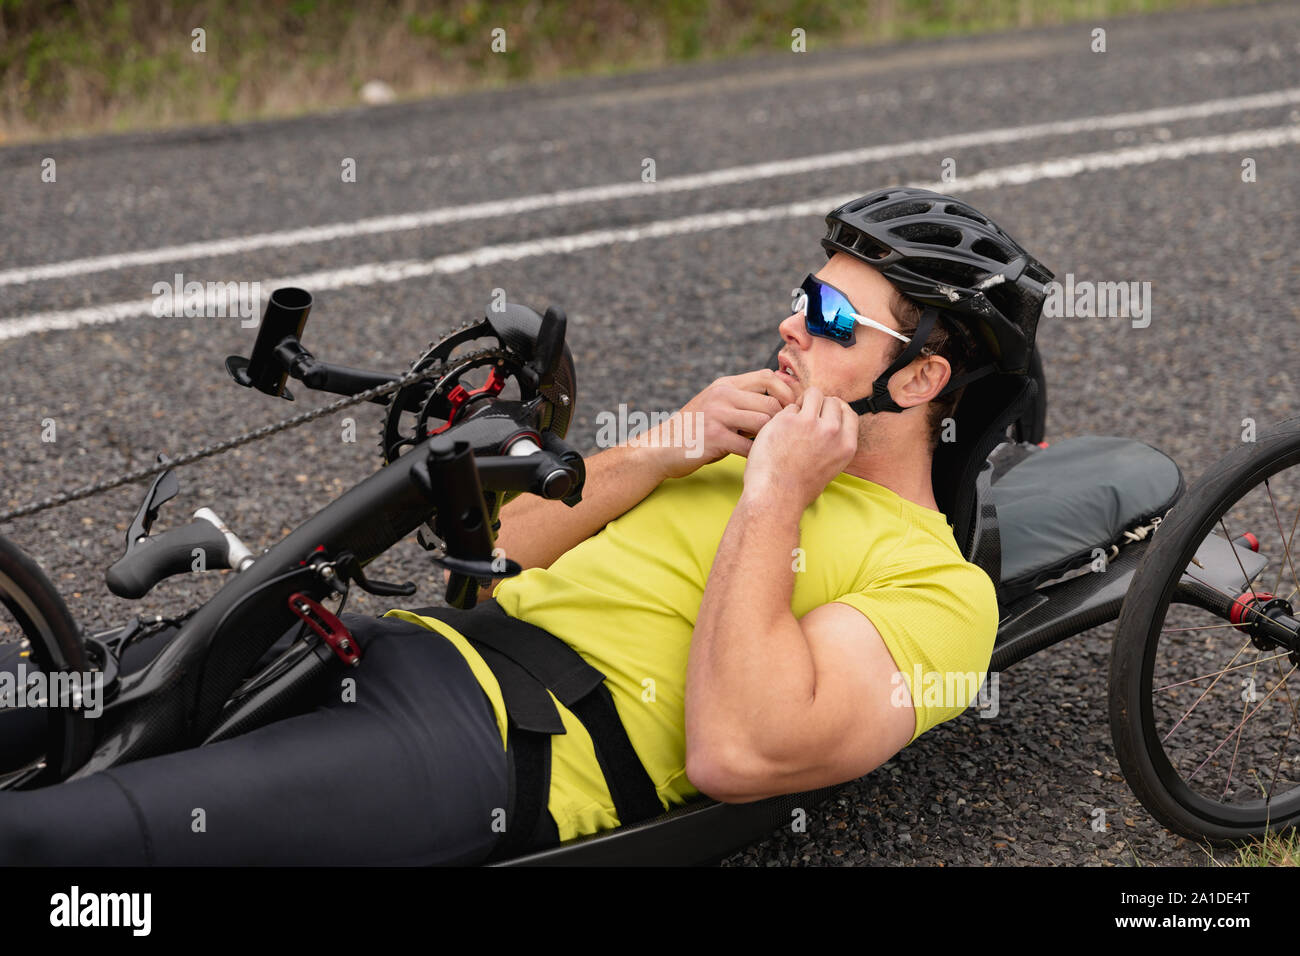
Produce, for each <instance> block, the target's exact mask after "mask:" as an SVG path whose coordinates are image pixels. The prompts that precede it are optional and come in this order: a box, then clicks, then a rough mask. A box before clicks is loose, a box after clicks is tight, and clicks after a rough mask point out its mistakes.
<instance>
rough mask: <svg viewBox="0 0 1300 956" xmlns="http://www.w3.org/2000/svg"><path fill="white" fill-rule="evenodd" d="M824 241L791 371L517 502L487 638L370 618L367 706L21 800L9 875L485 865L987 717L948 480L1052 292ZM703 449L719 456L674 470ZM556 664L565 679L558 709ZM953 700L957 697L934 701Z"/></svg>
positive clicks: (852, 231) (874, 224) (1017, 273)
mask: <svg viewBox="0 0 1300 956" xmlns="http://www.w3.org/2000/svg"><path fill="white" fill-rule="evenodd" d="M827 222H828V224H829V226H830V231H829V233H828V235H827V237H826V238H825V239H824V240H823V246H824V247H825V248H826V251H827V253H828V255H829V256H830V258H829V261H828V262H827V263H826V264H825V265H824V266H823V267H822V268H821V269H820V270H819V271H818V272H817V273H816V275H815V276H810V277H808V279H806V280H805V281H804V283H803V284H802V286H801V288H800V290H799V295H798V296H797V299H796V303H795V304H796V308H795V309H794V310H793V312H792V314H791V315H790V316H789V317H788V318H786V319H785V320H784V321H783V322H782V323H781V325H780V332H781V336H782V339H783V340H784V346H783V347H782V349H781V353H780V371H777V372H773V371H771V370H766V369H765V370H761V371H755V372H749V373H745V374H741V375H737V376H731V377H726V378H722V379H719V380H717V381H715V382H713V383H712V384H711V385H710V386H708V387H707V388H705V389H704V390H703V391H701V392H700V393H699V394H698V395H696V396H695V397H694V398H693V399H691V401H690V402H688V403H687V404H686V406H685V407H684V408H682V409H681V410H680V411H679V412H678V413H677V415H676V416H675V417H674V418H675V420H674V421H673V422H671V423H669V424H668V425H665V426H661V428H660V434H659V435H658V436H652V435H647V436H643V437H642V438H641V439H640V440H635V441H630V442H628V443H625V444H624V445H621V446H619V447H617V448H611V449H608V450H605V451H603V452H601V453H600V454H597V455H595V456H593V457H591V458H590V459H589V460H588V462H587V482H586V487H585V491H584V496H583V500H582V502H581V503H580V504H579V505H578V506H577V507H575V508H572V509H570V508H568V507H567V506H564V505H562V504H560V503H558V502H554V501H548V500H544V499H540V498H535V497H532V496H520V497H519V498H516V499H514V500H513V501H512V502H511V503H510V504H509V505H507V506H506V507H505V508H504V509H503V510H502V514H501V519H502V522H501V533H500V536H499V538H498V544H499V545H500V546H501V547H502V548H504V550H505V552H506V553H507V554H508V555H509V556H510V557H511V558H512V559H514V560H516V561H518V562H519V563H520V564H521V565H523V567H524V568H525V570H524V571H523V573H521V574H519V575H517V576H516V577H514V578H509V579H506V580H504V581H500V582H498V583H496V584H495V586H494V588H493V589H492V590H490V591H489V590H487V589H485V590H484V591H483V592H482V594H481V597H482V598H484V599H485V602H484V603H483V604H482V605H481V606H480V607H478V608H476V609H475V610H474V611H471V612H463V611H462V612H455V611H451V610H449V609H437V608H426V609H421V610H418V611H410V610H393V611H389V612H388V613H387V614H386V615H384V616H383V617H381V618H365V617H362V616H360V615H346V616H345V618H344V620H345V622H346V623H347V624H348V625H349V627H350V628H351V629H352V630H353V633H354V636H355V637H356V638H357V640H358V642H359V643H360V644H361V645H362V647H363V650H364V652H365V661H364V663H363V665H362V667H361V668H359V669H358V671H357V673H356V680H357V687H356V694H355V697H354V698H353V699H352V700H351V701H350V702H340V701H339V700H337V699H334V697H333V696H331V697H330V698H329V699H327V700H324V701H322V702H321V704H320V706H319V707H318V708H317V709H316V710H315V711H313V712H311V713H307V714H303V715H300V716H297V717H293V718H290V719H287V720H282V721H279V722H277V723H275V724H271V725H269V726H267V727H263V728H261V729H259V730H255V731H253V732H250V733H248V734H245V735H243V736H241V737H237V738H234V739H232V740H228V741H223V742H221V743H218V744H215V745H212V746H209V747H203V748H199V749H197V750H192V751H185V752H181V753H177V754H171V755H166V756H163V757H156V758H151V759H148V760H142V761H138V762H136V763H132V764H127V765H124V766H121V767H117V768H114V769H113V770H112V771H109V772H106V773H100V774H94V775H91V776H90V777H87V778H85V779H83V780H77V781H73V782H70V783H66V784H61V785H58V786H55V787H49V788H46V789H44V790H40V791H34V792H30V793H0V863H12V862H18V863H22V862H65V863H66V862H73V863H75V862H84V861H89V862H115V863H139V862H147V863H154V862H159V863H177V862H201V863H239V862H270V863H302V862H331V861H332V862H362V863H467V862H482V861H483V860H484V859H488V858H495V856H492V855H493V854H495V855H497V856H499V855H500V853H501V852H502V850H503V848H510V849H511V850H512V852H513V851H517V850H519V849H523V848H535V847H540V846H547V845H553V844H555V843H556V842H558V841H563V840H568V839H571V838H573V837H575V836H579V835H583V834H587V833H594V832H597V831H600V830H604V829H608V828H610V827H615V826H619V825H621V824H624V823H628V822H631V820H632V818H642V817H645V816H648V815H652V814H654V813H657V812H661V811H662V810H663V809H665V808H668V807H672V806H674V805H678V804H681V803H684V802H687V801H689V800H692V799H695V798H697V797H698V796H699V795H700V794H705V795H707V796H710V797H713V798H716V799H718V800H722V801H729V802H747V801H752V800H756V799H760V798H763V797H766V796H770V795H774V794H782V793H793V792H799V791H802V790H808V789H813V788H816V787H820V786H824V785H829V784H833V783H839V782H844V781H847V780H851V779H854V778H856V777H859V776H861V775H863V774H865V773H868V772H870V771H871V770H872V769H874V768H876V767H878V766H879V765H880V764H881V763H883V762H884V761H886V760H888V759H889V758H890V757H891V756H892V755H893V754H895V753H896V752H897V751H898V750H899V749H900V748H902V747H903V746H905V745H907V744H908V743H910V742H911V741H912V740H915V739H916V737H917V736H919V735H920V734H921V733H923V732H924V731H926V730H927V729H929V728H931V727H933V726H935V725H936V724H938V723H940V722H942V721H944V720H948V719H951V718H952V717H955V716H957V715H958V714H960V713H961V712H962V711H963V710H964V709H965V708H966V706H967V705H968V704H969V703H970V700H971V698H972V697H973V696H974V693H975V690H976V688H977V687H978V684H979V682H980V681H982V680H983V677H984V671H985V669H986V668H987V665H988V661H989V658H990V655H991V652H992V647H993V640H994V636H995V633H996V629H997V618H998V613H997V602H996V597H995V593H994V588H993V583H992V582H991V581H990V580H989V579H988V577H987V576H986V575H985V574H984V572H983V571H981V570H980V569H979V568H977V567H976V566H974V565H972V564H969V563H967V562H966V561H965V560H964V559H963V557H962V554H961V551H960V549H959V548H958V547H957V544H956V542H955V540H954V537H953V533H952V530H951V529H950V528H949V525H948V522H947V519H946V518H945V516H944V514H943V513H941V511H940V510H939V509H938V504H937V502H936V500H935V495H934V490H933V487H932V485H931V467H932V460H933V455H934V451H935V448H936V447H937V443H938V440H939V438H940V432H941V429H942V428H943V427H944V424H945V419H947V418H948V417H949V416H950V415H951V414H952V413H953V410H954V403H955V402H956V401H958V400H959V398H960V396H961V391H962V389H963V387H964V386H965V385H966V384H968V383H969V382H971V381H974V380H976V379H977V378H978V376H979V375H981V374H983V373H985V372H987V371H990V370H992V369H993V367H994V366H995V365H996V366H998V367H999V368H1016V367H1019V368H1021V369H1023V367H1024V366H1023V363H1024V361H1026V360H1027V352H1028V349H1029V348H1030V347H1032V343H1033V332H1034V323H1035V322H1036V320H1037V317H1038V312H1039V310H1040V309H1041V305H1042V294H1043V293H1044V291H1045V290H1044V289H1043V288H1042V283H1043V282H1045V281H1046V280H1045V279H1044V278H1043V276H1046V277H1047V279H1050V273H1046V271H1045V270H1043V269H1042V267H1041V266H1040V265H1039V264H1038V263H1037V262H1036V261H1034V260H1033V259H1031V258H1030V257H1028V255H1027V254H1025V253H1024V251H1023V250H1022V249H1020V247H1019V246H1018V245H1017V244H1015V242H1014V241H1013V240H1011V239H1010V237H1008V236H1006V234H1005V233H1003V232H1002V231H1001V230H1000V229H998V228H997V227H996V226H995V225H993V224H992V223H990V222H989V221H988V220H987V219H986V218H984V217H983V216H982V215H981V214H979V213H978V212H976V211H975V210H973V209H971V208H970V207H969V206H967V205H965V204H964V203H960V202H959V201H957V200H953V199H951V198H950V197H944V196H937V195H936V194H934V193H927V192H924V191H921V190H898V189H895V190H882V191H880V192H877V193H873V194H871V195H869V196H866V197H863V198H862V199H860V200H855V201H854V202H853V203H849V204H846V205H845V206H843V207H841V208H840V209H837V210H834V211H833V212H832V213H831V214H830V215H829V216H828V217H827ZM976 286H980V288H976ZM904 293H906V294H904ZM940 305H941V306H942V308H940V307H939V306H940ZM979 343H983V344H979ZM989 353H991V354H992V361H991V362H988V363H987V364H985V365H983V366H981V365H980V362H982V361H985V360H986V359H988V357H989ZM688 419H689V420H690V421H691V422H693V423H701V424H702V432H697V434H702V436H703V449H702V452H703V453H702V454H696V452H698V451H699V450H700V449H699V448H698V446H697V447H696V448H695V450H694V451H692V449H688V448H684V447H681V445H680V444H678V445H676V446H675V445H674V444H673V443H671V442H663V441H656V440H655V437H665V436H666V435H667V434H669V429H676V434H678V435H681V434H682V433H683V432H682V430H681V428H680V426H681V425H682V424H683V423H684V422H686V421H687V420H688ZM489 624H491V625H493V627H499V628H501V629H502V631H501V632H502V633H503V634H506V635H509V636H510V640H509V641H508V642H504V643H496V644H494V643H493V641H498V640H500V639H499V638H490V639H489V638H488V631H489V630H490V628H489V627H488V625H489ZM431 630H432V631H435V632H437V633H439V634H441V635H442V636H443V637H444V638H445V640H441V641H430V640H428V637H429V633H428V632H429V631H431ZM557 638H558V640H557ZM575 652H576V653H575ZM556 654H559V655H560V658H561V665H562V666H561V670H562V671H563V674H562V675H561V676H560V677H558V678H556V679H550V678H549V677H547V678H546V679H545V680H543V679H542V678H538V677H536V676H535V674H536V673H544V672H545V671H546V668H547V667H548V666H549V664H548V660H549V661H551V662H553V661H554V660H555V659H556V658H555V657H554V655H556ZM530 655H532V656H530ZM536 655H541V656H540V657H539V656H536ZM547 655H552V656H551V657H549V658H547ZM564 655H569V657H568V658H564ZM512 660H513V661H514V663H511V661H512ZM521 661H522V662H523V664H524V665H525V666H524V667H523V668H520V667H519V666H516V665H518V664H519V663H520V662H521ZM2 665H3V662H0V666H2ZM566 668H567V669H566ZM525 671H527V673H525ZM954 674H955V675H962V676H966V677H969V678H970V680H969V681H968V682H967V683H965V684H964V685H962V684H961V683H960V682H956V683H954V681H953V680H951V677H952V675H954ZM575 675H576V677H577V678H580V679H584V680H586V679H589V678H590V677H591V675H595V677H596V678H597V680H596V681H595V682H594V683H592V682H590V681H589V680H588V683H587V684H586V685H584V686H583V687H582V688H581V689H580V690H575V689H574V679H575ZM934 676H937V677H938V680H939V683H940V684H941V685H942V686H944V687H946V688H951V687H957V688H958V690H957V691H956V692H955V693H953V692H949V693H948V694H947V696H944V697H943V699H939V700H936V699H934V695H933V694H929V693H926V694H923V693H922V691H923V688H922V686H921V685H920V684H918V683H917V682H918V680H921V681H926V680H928V679H929V678H931V677H934ZM529 681H537V682H538V686H537V687H536V688H534V690H536V691H537V692H538V693H540V694H541V710H542V711H547V710H550V711H552V712H553V713H554V714H555V715H557V717H556V722H555V723H554V724H553V725H551V728H550V730H549V731H548V732H534V731H536V730H537V728H538V727H542V728H545V727H546V726H548V725H547V722H546V714H545V713H543V714H542V716H541V717H540V718H539V717H538V716H537V715H538V709H537V703H538V699H537V697H536V696H535V695H534V696H533V697H532V698H530V701H529V702H528V706H523V705H522V704H521V703H520V702H521V701H523V700H524V692H525V691H528V690H529V684H528V682H529ZM543 685H544V687H543ZM963 687H964V690H963V689H961V688H963ZM566 702H567V703H566ZM602 708H603V709H602ZM530 721H531V723H530ZM602 721H603V722H602ZM539 740H540V741H543V742H544V744H543V748H542V749H541V750H538V749H537V747H538V741H539ZM529 748H532V749H529ZM89 807H93V808H94V810H95V813H94V815H93V816H92V815H91V814H88V813H87V812H85V811H86V810H87V808H89ZM200 810H201V811H202V813H201V814H200V813H199V811H200ZM620 810H621V811H622V813H621V814H620ZM340 814H344V815H346V817H347V820H346V822H345V823H343V822H341V821H340V819H339V816H340ZM200 816H201V817H202V819H203V820H204V821H205V829H204V831H203V833H205V834H206V833H207V832H209V831H210V832H212V833H213V834H214V836H213V837H212V838H204V837H203V836H200V835H199V831H197V830H196V829H195V827H194V823H193V821H194V820H196V819H198V818H199V817H200Z"/></svg>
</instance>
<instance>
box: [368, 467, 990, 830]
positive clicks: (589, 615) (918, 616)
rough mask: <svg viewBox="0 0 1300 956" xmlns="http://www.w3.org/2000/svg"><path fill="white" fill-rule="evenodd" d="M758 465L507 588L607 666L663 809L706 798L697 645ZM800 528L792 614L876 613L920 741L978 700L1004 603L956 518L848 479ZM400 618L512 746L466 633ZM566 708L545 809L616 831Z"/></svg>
mask: <svg viewBox="0 0 1300 956" xmlns="http://www.w3.org/2000/svg"><path fill="white" fill-rule="evenodd" d="M745 463H746V459H745V458H743V457H741V456H739V455H728V456H726V457H725V458H722V459H721V460H719V461H717V462H713V463H712V464H708V465H704V466H703V467H701V468H699V469H698V470H696V471H695V472H693V473H692V474H690V475H688V476H686V477H684V478H673V479H668V480H666V481H664V482H662V483H661V484H660V485H659V486H658V487H657V488H656V489H655V490H654V491H652V492H651V493H650V494H649V495H648V496H647V497H646V498H645V499H644V500H643V501H641V502H640V503H639V504H637V505H636V506H634V507H633V508H631V509H630V510H629V511H627V512H626V513H625V514H623V515H622V516H620V517H618V518H616V519H614V520H613V521H611V522H609V524H607V525H606V526H605V527H604V528H603V529H602V530H601V531H599V532H598V533H596V534H594V535H592V536H591V537H590V538H588V539H587V540H586V541H583V542H582V543H580V544H578V545H577V546H575V547H573V548H571V549H570V550H569V551H567V552H565V553H564V554H563V555H561V556H560V557H559V558H557V559H556V560H555V562H554V563H553V564H552V565H551V566H550V567H549V568H529V569H527V570H525V571H524V572H523V573H521V574H519V575H516V576H515V577H513V578H508V579H506V580H505V581H503V582H502V583H501V584H500V585H499V586H498V587H497V589H496V592H495V597H496V599H497V601H498V602H499V603H500V604H501V607H502V609H503V610H505V612H506V613H507V614H510V615H511V616H512V617H516V618H520V619H522V620H525V621H527V622H529V623H530V624H534V625H536V626H538V627H541V628H543V629H545V630H547V631H549V632H550V633H551V634H554V635H555V636H556V637H558V638H560V639H561V640H563V641H564V642H565V643H567V644H569V645H570V646H571V647H573V648H574V649H575V650H576V651H577V652H578V653H579V654H581V655H582V657H583V658H584V659H585V660H586V661H587V662H588V663H590V664H591V665H592V666H593V667H595V668H597V669H598V670H600V671H601V672H602V673H604V674H605V677H606V682H605V683H606V686H607V687H608V688H609V690H610V694H611V695H612V696H613V699H614V704H615V707H616V709H617V711H618V715H619V718H620V719H621V720H622V722H623V725H624V727H625V728H626V729H627V735H628V738H629V739H630V740H631V742H632V745H633V747H634V748H635V749H636V751H637V754H638V756H639V757H640V758H641V762H642V763H643V764H644V765H645V769H646V772H647V773H648V774H649V775H650V779H651V780H652V781H653V782H654V785H655V787H656V790H657V791H658V794H659V797H660V799H661V800H662V802H663V804H664V808H665V809H669V808H671V807H673V806H676V805H679V804H682V803H684V802H686V801H689V800H691V799H692V798H694V797H697V796H699V791H698V790H696V788H695V787H694V786H693V785H692V784H691V782H690V780H688V779H687V777H686V733H685V726H686V723H685V691H686V688H685V684H686V662H687V654H688V652H689V649H690V644H691V635H692V633H693V631H694V629H695V619H696V615H697V614H698V612H699V607H700V602H701V600H702V598H703V595H704V587H705V584H706V582H707V580H708V575H709V570H710V568H711V567H712V565H713V558H714V555H715V554H716V553H717V549H718V543H719V542H720V541H721V539H722V534H723V531H724V530H725V529H726V526H727V522H728V520H729V519H730V517H731V513H732V511H733V510H734V508H735V506H736V503H737V501H738V500H739V498H740V493H741V491H742V489H743V477H744V470H745ZM799 534H800V537H799V548H800V549H802V554H797V553H796V554H794V555H792V556H791V562H792V567H794V568H795V569H796V573H795V575H794V582H795V583H794V595H793V599H792V602H791V608H790V609H791V611H792V612H793V613H794V615H795V617H802V616H803V615H805V614H807V613H808V612H809V611H811V610H813V609H814V608H816V607H819V606H820V605H823V604H826V603H829V602H832V601H838V602H841V603H844V604H848V605H850V606H852V607H855V608H857V609H858V610H859V611H861V612H862V613H863V614H865V615H866V616H867V617H868V619H870V621H871V623H872V624H874V625H875V627H876V629H877V630H878V631H879V632H880V634H881V636H882V637H883V638H884V641H885V644H886V646H887V647H888V648H889V651H890V653H891V655H892V656H893V658H894V662H895V664H896V665H897V667H898V669H899V671H900V672H901V673H902V675H903V677H902V678H900V684H899V693H900V694H901V693H910V695H911V699H912V704H913V707H914V708H915V712H916V729H915V732H914V733H913V735H912V740H915V739H916V738H917V737H918V736H920V735H921V734H922V733H924V732H925V731H926V730H928V729H930V728H931V727H934V726H935V725H936V724H939V723H942V722H943V721H946V720H950V719H952V718H953V717H956V716H957V715H958V714H960V713H961V712H962V711H963V710H965V709H966V707H967V706H968V705H969V704H970V703H971V701H972V700H973V698H974V696H975V693H976V690H977V688H978V687H979V685H980V684H981V683H982V682H983V681H984V678H985V673H986V670H987V667H988V663H989V660H990V658H991V656H992V653H993V642H994V638H995V636H996V633H997V625H998V610H997V600H996V596H995V592H994V589H993V582H992V581H990V580H989V578H988V576H987V575H986V574H985V573H984V572H983V571H982V570H981V569H980V568H978V567H977V566H975V565H973V564H970V563H968V562H967V561H966V560H965V559H964V558H963V557H962V555H961V552H960V550H959V549H958V547H957V544H956V541H955V540H954V538H953V534H952V530H951V529H950V528H949V527H948V523H947V520H946V519H945V518H944V516H943V515H942V514H940V513H939V512H937V511H933V510H931V509H929V508H925V507H922V506H920V505H917V504H915V503H913V502H910V501H907V500H905V499H903V498H901V497H899V496H898V495H897V494H895V493H894V492H892V491H890V490H888V489H887V488H884V487H882V486H880V485H877V484H875V483H873V482H870V481H867V480H865V479H863V478H858V477H855V476H853V475H849V474H843V473H841V474H840V475H838V476H837V477H836V478H835V479H834V480H832V481H831V482H830V484H829V485H828V486H827V487H826V489H825V491H823V492H822V494H821V495H820V496H819V497H818V498H817V499H816V501H814V502H813V503H812V505H810V506H809V507H808V509H807V510H806V511H805V512H804V514H803V517H802V518H801V519H800V523H799ZM387 616H395V617H400V618H403V619H406V620H409V621H412V622H413V623H416V624H420V625H423V626H424V627H427V628H430V629H432V630H435V631H437V632H439V633H441V634H443V635H444V636H445V637H446V638H447V639H448V640H450V641H452V642H453V643H454V644H455V645H456V647H457V648H458V649H459V650H460V651H461V653H462V654H463V655H464V656H465V658H466V660H467V662H468V663H469V666H470V668H471V670H472V671H473V672H474V675H475V676H476V677H477V678H478V681H479V683H480V684H481V685H482V686H483V690H484V692H485V693H486V694H487V696H488V699H489V700H490V701H491V702H492V706H493V708H494V710H495V711H496V716H497V724H498V726H499V728H500V730H501V739H502V746H503V747H504V746H505V743H506V727H507V723H506V710H505V703H504V700H503V698H502V696H501V690H500V688H499V687H498V685H497V682H496V678H495V677H494V676H493V675H492V672H491V670H490V669H489V668H488V666H487V664H486V663H485V662H484V661H483V659H482V657H480V656H479V654H478V653H477V652H476V651H475V650H474V649H473V647H472V646H471V645H470V644H469V642H468V641H466V640H465V638H464V637H462V636H461V635H460V634H458V633H457V632H456V631H455V629H453V628H452V627H451V626H450V625H448V624H446V623H444V622H442V621H438V620H436V619H434V618H429V617H423V616H420V615H416V614H412V613H411V612H409V611H404V610H393V611H389V612H388V615H387ZM904 683H905V685H906V690H904V689H903V685H904ZM552 698H553V699H554V695H552ZM555 705H556V709H557V710H558V711H559V714H560V717H561V720H562V721H563V723H564V725H565V729H566V731H567V732H566V733H565V734H562V735H556V736H553V737H552V738H551V743H552V751H551V792H550V795H549V799H548V803H547V808H548V810H549V811H550V813H551V816H552V817H553V818H554V820H555V823H556V828H557V830H558V832H559V835H560V839H561V841H564V840H569V839H572V838H573V837H576V836H581V835H584V834H589V833H594V832H597V831H599V830H604V829H608V828H611V827H617V826H618V825H619V821H618V817H617V815H616V813H615V810H614V804H613V800H612V799H611V797H610V794H609V789H608V787H607V786H606V784H605V780H604V776H603V775H602V773H601V770H600V765H599V763H598V762H597V760H596V754H595V750H594V748H593V746H592V743H591V738H590V736H589V735H588V734H587V732H586V730H585V729H584V728H583V726H582V724H581V722H580V721H579V720H578V719H577V718H576V717H574V716H573V714H572V713H570V712H569V711H568V709H567V708H565V707H564V706H563V705H561V704H560V703H559V701H555ZM909 743H910V741H909Z"/></svg>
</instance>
